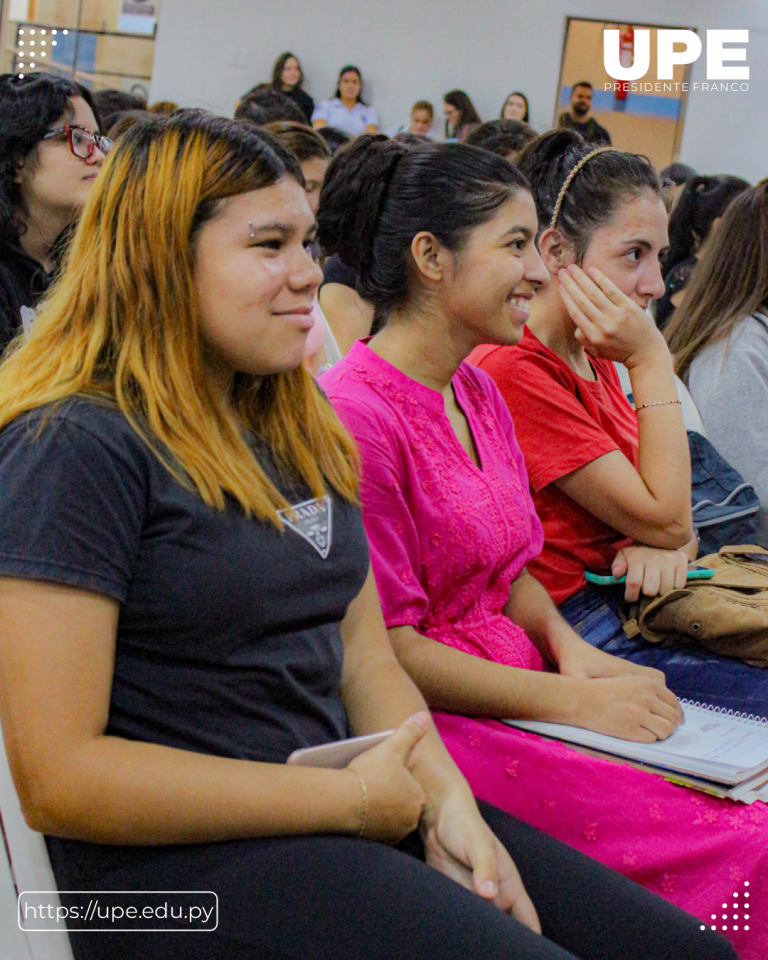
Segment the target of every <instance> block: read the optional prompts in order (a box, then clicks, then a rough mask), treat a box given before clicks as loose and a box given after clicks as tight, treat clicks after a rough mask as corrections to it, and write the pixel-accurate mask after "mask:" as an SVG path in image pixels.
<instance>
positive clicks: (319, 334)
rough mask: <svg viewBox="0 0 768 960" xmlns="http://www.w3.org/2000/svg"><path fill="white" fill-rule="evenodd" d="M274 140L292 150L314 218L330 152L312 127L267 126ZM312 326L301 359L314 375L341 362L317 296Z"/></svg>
mask: <svg viewBox="0 0 768 960" xmlns="http://www.w3.org/2000/svg"><path fill="white" fill-rule="evenodd" d="M264 129H265V130H267V131H269V133H271V134H272V136H273V137H277V139H278V140H279V141H280V143H282V144H283V146H285V147H288V149H289V150H292V151H293V152H294V153H295V154H296V157H297V158H298V160H299V163H300V164H301V173H302V175H303V177H304V192H305V193H306V195H307V202H308V203H309V209H310V210H311V211H312V215H313V216H317V208H318V207H319V206H320V188H321V187H322V185H323V178H324V177H325V171H326V170H327V169H328V163H329V161H330V159H331V151H330V150H329V149H328V147H327V146H326V144H325V141H324V140H323V139H322V137H321V136H320V135H319V134H318V133H317V132H316V131H315V130H313V129H312V128H311V127H308V126H306V125H305V124H299V123H270V124H268V125H267V126H266V127H265V128H264ZM312 317H313V319H314V324H313V326H312V329H311V330H310V331H309V334H308V335H307V342H306V345H305V351H304V356H305V357H306V360H307V363H308V364H309V368H310V370H311V371H312V373H314V374H315V375H317V374H318V373H319V372H320V371H321V370H324V369H327V368H328V367H329V366H331V365H332V364H334V363H336V362H337V361H338V360H340V359H341V352H340V351H339V347H338V344H337V343H336V339H335V337H334V336H333V332H332V330H331V328H330V325H329V324H328V322H327V320H326V319H325V317H324V316H323V312H322V310H321V309H320V308H319V306H318V302H317V294H315V297H314V299H313V301H312Z"/></svg>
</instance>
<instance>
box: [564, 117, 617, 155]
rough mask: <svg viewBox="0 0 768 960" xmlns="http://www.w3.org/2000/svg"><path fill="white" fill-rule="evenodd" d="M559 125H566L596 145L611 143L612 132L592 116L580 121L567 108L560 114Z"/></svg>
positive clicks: (568, 128)
mask: <svg viewBox="0 0 768 960" xmlns="http://www.w3.org/2000/svg"><path fill="white" fill-rule="evenodd" d="M558 126H559V127H565V128H566V129H567V130H575V131H576V133H580V134H581V135H582V137H584V139H585V140H586V141H587V143H594V144H596V145H598V144H603V145H605V146H608V147H609V146H610V145H611V135H610V133H608V131H607V130H606V129H605V127H602V126H601V125H600V124H599V123H598V122H597V120H595V118H594V117H590V118H589V120H587V121H585V122H584V123H579V121H578V120H574V119H573V117H572V116H571V115H570V113H569V112H568V111H567V110H566V112H565V113H561V114H560V119H559V121H558Z"/></svg>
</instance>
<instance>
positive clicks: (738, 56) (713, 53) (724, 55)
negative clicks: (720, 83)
mask: <svg viewBox="0 0 768 960" xmlns="http://www.w3.org/2000/svg"><path fill="white" fill-rule="evenodd" d="M656 36H657V41H656V47H657V51H656V60H657V63H656V78H657V79H658V80H671V79H672V78H673V76H674V73H673V71H674V67H675V64H686V63H694V62H695V61H696V60H698V59H699V57H700V55H701V50H702V43H701V39H700V38H699V36H698V34H696V33H694V32H693V31H692V30H658V31H657V34H656ZM634 39H635V60H634V63H633V64H632V66H631V67H623V66H622V65H621V61H620V49H619V44H620V36H619V31H618V30H605V31H604V35H603V59H604V62H605V69H606V71H607V73H608V75H609V76H611V77H613V79H614V80H624V81H627V80H639V79H640V78H641V77H644V76H645V75H646V73H648V70H649V69H650V66H651V31H650V30H635V37H634ZM726 43H742V44H744V43H749V30H707V79H708V80H749V67H731V66H728V67H727V66H725V61H726V60H731V61H737V60H746V59H747V51H746V49H745V48H744V47H726V46H725V44H726ZM675 45H678V47H680V46H682V47H684V49H677V50H675Z"/></svg>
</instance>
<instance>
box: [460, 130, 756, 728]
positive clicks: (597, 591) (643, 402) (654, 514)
mask: <svg viewBox="0 0 768 960" xmlns="http://www.w3.org/2000/svg"><path fill="white" fill-rule="evenodd" d="M519 165H520V169H521V170H522V171H523V173H525V174H526V175H527V176H528V179H529V180H530V182H531V185H532V189H533V194H534V197H535V198H536V206H537V210H538V216H539V223H540V224H542V225H543V228H544V229H543V233H542V234H541V236H540V237H539V248H540V250H541V255H542V258H543V260H544V263H545V265H546V267H547V270H548V271H549V273H550V274H551V276H552V283H551V284H549V285H548V286H547V287H546V288H544V289H543V290H542V291H541V292H540V293H539V294H538V295H537V296H536V297H535V298H534V299H533V301H532V302H531V309H530V320H529V322H528V324H527V326H526V327H525V332H524V334H523V337H522V340H521V342H520V343H519V344H518V345H517V346H514V347H495V346H484V347H482V348H480V349H479V350H477V351H475V353H474V354H473V355H472V357H471V360H472V362H474V363H477V364H478V365H479V366H480V367H481V368H482V369H483V370H485V371H486V372H487V373H489V374H490V375H491V376H492V377H493V379H494V380H495V382H496V385H497V386H498V387H499V389H500V390H501V393H502V395H503V397H504V399H505V401H506V403H507V406H508V408H509V410H510V412H511V413H512V415H513V417H514V420H515V429H516V432H517V438H518V440H519V442H520V446H521V448H522V450H523V454H524V455H525V463H526V467H527V470H528V478H529V480H530V483H531V487H532V489H533V500H534V504H535V506H536V511H537V513H538V515H539V517H540V519H541V522H542V524H543V527H544V549H543V551H542V553H541V555H540V556H538V557H536V558H535V559H534V560H532V561H531V563H530V568H531V572H532V573H533V575H534V576H535V577H537V579H538V580H539V581H540V582H541V583H542V584H543V585H544V586H545V587H546V588H547V591H548V592H549V594H550V596H551V597H552V599H553V600H554V601H555V603H557V604H558V605H560V609H561V613H562V614H563V615H564V617H565V618H566V620H567V621H568V622H569V623H570V624H571V625H572V626H574V628H575V629H576V631H577V632H578V633H579V634H580V635H581V636H582V637H583V638H584V639H585V640H587V641H589V643H592V644H594V645H596V646H598V647H599V648H600V649H602V650H604V651H606V652H609V653H613V654H616V655H618V656H621V657H625V658H627V659H629V660H630V661H632V662H634V663H639V664H643V665H645V666H652V667H656V668H657V669H659V670H662V671H663V672H664V674H665V676H666V681H667V684H668V685H669V687H670V689H672V690H673V691H674V692H675V693H676V694H677V695H678V696H679V697H686V698H688V699H689V700H693V701H697V700H698V701H703V702H706V703H714V704H717V705H719V706H721V707H725V708H728V709H734V710H743V711H745V712H746V713H753V714H754V713H757V714H760V715H762V716H768V671H765V670H760V669H759V668H758V667H753V666H749V665H748V664H746V663H741V662H740V661H738V660H730V659H727V658H725V657H716V656H714V655H712V654H708V653H706V652H704V651H703V650H701V649H697V648H694V647H690V646H680V647H675V648H667V647H665V646H662V645H659V644H653V643H649V642H648V641H646V640H644V639H643V638H642V637H640V636H638V637H635V638H631V639H630V638H629V637H627V636H626V635H625V633H624V630H623V624H622V620H621V617H620V615H619V610H618V607H619V603H620V595H621V591H622V589H624V588H621V587H617V588H608V587H598V586H593V585H591V584H587V583H586V582H585V578H584V572H585V570H590V571H592V572H594V573H601V574H602V573H612V574H613V575H614V576H616V577H622V576H624V575H625V574H626V578H627V580H626V588H625V589H626V598H627V599H628V600H636V599H637V598H638V597H639V595H640V593H642V594H644V595H646V596H655V595H657V594H662V595H663V594H665V593H669V591H670V590H672V589H673V587H676V588H680V587H683V586H684V585H685V580H686V568H687V565H688V562H689V560H693V559H694V558H695V557H696V554H697V549H698V545H697V542H696V538H695V536H694V532H693V525H692V520H691V468H690V456H689V448H688V439H687V435H686V431H685V426H684V423H683V416H682V412H681V404H680V401H679V400H678V398H677V396H678V395H677V389H676V387H675V378H674V372H673V365H672V357H671V355H670V352H669V349H668V348H667V345H666V343H665V342H664V338H663V336H662V335H661V333H660V332H659V331H658V330H657V329H656V327H655V325H654V323H653V320H652V319H651V317H650V316H649V315H648V313H647V312H646V308H647V306H648V304H649V302H650V301H651V300H652V299H653V298H654V297H658V296H659V294H660V293H661V291H662V289H663V281H662V279H661V271H660V268H659V257H660V256H662V255H663V253H664V251H665V250H666V248H667V243H668V240H667V213H666V209H665V207H664V204H663V202H662V199H661V185H660V182H659V178H658V175H657V173H656V171H655V170H654V168H653V166H652V165H651V164H650V162H649V161H648V160H647V159H646V158H644V157H639V156H636V155H635V154H631V153H623V152H621V151H619V150H614V149H613V148H608V149H604V150H602V151H601V152H599V153H596V152H595V151H594V148H591V147H589V146H586V145H585V144H584V142H583V141H582V140H581V139H580V138H579V137H578V136H577V135H576V134H574V133H571V132H569V131H566V130H560V131H553V132H551V133H548V134H545V135H544V136H543V137H540V138H539V139H538V140H537V141H535V142H534V143H532V144H531V145H530V146H529V147H527V148H526V149H525V150H524V151H523V153H522V154H521V155H520V158H519ZM609 330H610V331H613V333H612V334H609V333H608V332H607V331H609ZM613 361H619V362H621V363H623V364H624V365H625V366H626V367H627V370H628V371H629V378H630V381H631V384H632V392H633V394H634V400H635V404H636V405H637V412H635V411H634V410H633V409H632V408H631V407H630V405H629V403H628V402H627V400H626V397H625V395H624V391H623V390H622V388H621V384H620V382H619V377H618V374H617V372H616V368H615V366H614V363H613Z"/></svg>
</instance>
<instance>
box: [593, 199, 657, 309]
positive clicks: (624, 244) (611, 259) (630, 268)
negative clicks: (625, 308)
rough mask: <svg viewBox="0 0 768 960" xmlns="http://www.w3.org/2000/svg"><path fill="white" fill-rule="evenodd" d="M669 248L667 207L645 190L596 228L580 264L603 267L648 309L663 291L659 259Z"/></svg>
mask: <svg viewBox="0 0 768 960" xmlns="http://www.w3.org/2000/svg"><path fill="white" fill-rule="evenodd" d="M668 249H669V238H668V236H667V211H666V208H665V207H664V204H663V202H662V200H661V198H660V197H659V196H657V195H656V194H655V193H653V191H652V190H644V191H643V192H642V193H641V194H640V196H639V197H636V198H635V199H634V200H631V201H629V202H628V203H623V204H621V206H619V208H618V209H617V210H616V212H615V214H614V216H613V219H612V220H611V222H610V223H608V224H606V226H604V227H600V228H599V229H598V230H595V232H594V233H593V234H592V237H591V239H590V242H589V246H588V247H587V249H586V252H585V253H584V259H583V262H582V264H581V266H582V268H583V269H584V270H586V269H587V268H588V267H597V268H598V269H599V270H602V272H603V273H604V274H605V275H606V276H607V277H608V279H609V280H612V281H613V282H614V283H615V284H616V286H617V287H618V288H619V290H621V292H622V293H625V294H626V295H627V296H628V297H630V299H632V300H634V301H635V303H637V304H638V305H639V306H641V307H642V308H643V310H645V309H646V307H647V306H648V304H649V303H650V302H651V300H656V299H657V298H658V297H660V296H662V295H663V293H664V278H663V276H662V272H661V265H660V261H661V259H663V257H664V255H665V254H666V252H667V250H668Z"/></svg>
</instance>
